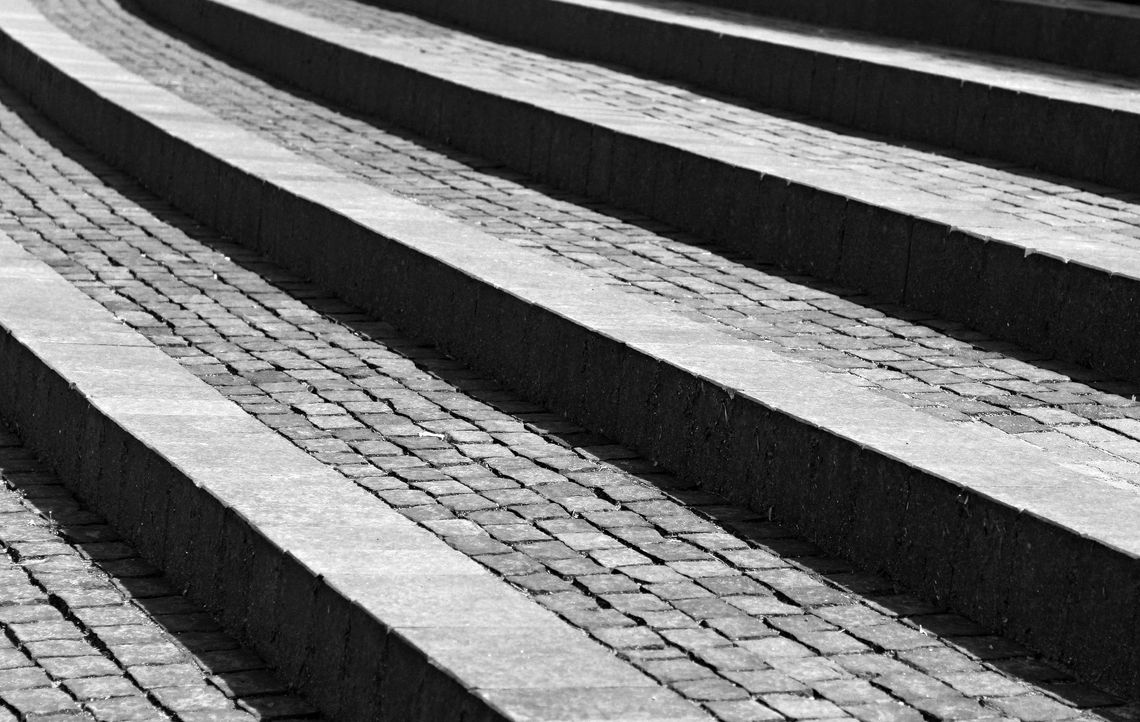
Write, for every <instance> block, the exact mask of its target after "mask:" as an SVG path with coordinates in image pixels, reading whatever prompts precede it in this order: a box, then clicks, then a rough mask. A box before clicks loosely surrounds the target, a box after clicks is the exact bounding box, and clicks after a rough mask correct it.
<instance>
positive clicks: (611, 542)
mask: <svg viewBox="0 0 1140 722" xmlns="http://www.w3.org/2000/svg"><path fill="white" fill-rule="evenodd" d="M0 103H3V104H5V105H7V107H8V109H7V110H0V208H2V209H3V210H2V211H0V230H4V231H5V232H8V233H9V234H10V235H11V236H12V237H13V238H14V239H16V240H17V241H19V242H20V243H21V244H23V245H24V246H25V247H26V248H28V249H29V250H30V251H32V252H33V253H34V254H36V255H37V256H38V257H40V258H43V259H45V261H46V262H48V263H50V264H52V265H53V266H54V267H55V268H56V269H57V270H58V271H60V272H61V273H62V274H64V275H65V276H66V277H67V278H69V279H70V280H71V281H72V282H73V283H75V284H76V285H77V286H78V287H80V288H82V289H84V290H85V291H86V292H87V293H88V294H90V295H91V296H92V297H93V298H95V299H97V300H98V301H100V302H101V303H102V304H103V305H104V306H105V307H107V308H108V309H110V310H112V311H113V312H114V313H115V314H116V315H117V316H118V317H119V318H121V319H122V320H123V321H124V322H126V323H127V324H129V325H131V326H132V327H134V328H136V329H137V330H139V331H140V332H141V333H143V334H145V335H146V336H148V337H149V338H150V339H152V340H153V341H154V342H155V343H156V344H158V345H160V346H161V347H162V348H163V349H165V350H166V351H167V352H168V353H169V354H171V355H172V356H173V357H175V358H177V359H178V360H179V361H180V362H181V363H182V364H184V365H185V367H186V368H187V369H189V370H190V371H192V372H193V373H195V374H196V375H198V376H199V377H200V378H202V379H203V380H205V381H206V382H208V383H210V384H212V385H213V386H214V387H215V388H217V389H218V390H219V392H221V393H223V394H224V395H226V396H227V397H229V398H230V399H232V400H234V401H235V402H236V403H238V404H239V405H241V406H242V407H243V408H244V409H246V410H247V411H248V412H249V413H251V414H254V415H255V416H257V418H259V419H260V420H262V421H263V422H264V423H266V424H267V425H269V426H270V427H272V428H274V429H277V430H278V431H279V432H280V433H281V434H283V435H284V436H285V437H287V438H289V439H291V440H292V441H293V442H294V443H295V444H297V445H298V446H299V447H300V448H302V449H305V450H306V451H308V452H309V453H310V454H312V455H313V456H314V457H315V458H317V459H320V460H322V461H324V462H325V463H327V464H330V465H332V466H334V467H335V468H337V469H338V470H339V471H340V472H341V473H343V474H344V475H345V476H346V477H348V478H351V479H352V480H354V481H355V483H358V484H360V485H361V486H363V487H364V488H367V489H369V490H371V491H372V492H373V493H374V494H375V496H376V498H377V502H376V503H377V504H387V505H390V506H391V507H394V508H396V509H398V510H399V511H400V513H402V514H404V515H406V516H407V517H408V518H410V519H412V520H414V521H416V522H418V523H420V524H422V525H423V526H424V527H426V528H428V529H430V530H431V531H433V532H434V533H436V534H437V535H439V536H440V537H442V538H443V539H444V540H445V541H446V542H447V543H448V544H450V545H452V546H453V547H454V548H456V549H459V550H461V551H463V552H465V553H466V554H468V555H470V556H471V557H472V558H474V559H476V560H478V561H479V562H481V563H482V564H484V565H486V566H487V567H488V568H489V569H491V570H492V571H494V572H496V573H497V574H499V575H501V576H502V577H503V578H504V579H506V580H507V581H509V582H510V583H512V584H514V585H517V586H518V587H519V588H521V589H523V590H525V591H526V592H528V593H530V594H532V595H534V597H535V599H536V600H537V601H538V602H539V603H541V604H543V605H545V606H546V607H547V608H549V609H551V610H553V611H554V612H556V613H557V614H559V615H560V616H562V617H563V618H564V619H566V620H567V621H568V622H569V623H571V624H573V625H575V626H577V627H579V628H581V629H583V630H585V631H586V632H587V633H589V634H590V635H592V636H593V637H594V638H595V639H597V640H598V641H599V642H601V643H602V644H605V645H607V646H608V647H610V648H611V649H613V650H614V651H615V653H617V654H619V655H621V656H622V657H623V658H625V659H627V660H629V661H630V662H631V663H633V664H635V665H637V666H638V667H639V668H641V669H643V670H645V672H646V673H647V674H649V675H651V676H652V677H654V678H655V679H657V680H660V681H661V682H662V683H663V684H666V685H668V686H669V687H671V688H672V689H674V690H676V691H678V692H679V693H680V694H682V695H684V696H685V697H687V698H689V699H691V700H694V701H696V702H697V703H699V704H702V705H704V707H705V708H706V709H708V710H709V711H710V712H712V713H713V714H714V715H715V716H716V717H717V718H718V719H721V720H725V721H732V720H765V719H782V718H791V719H852V718H856V719H860V720H865V721H867V722H872V721H878V720H916V721H917V720H921V719H926V718H943V719H1024V720H1065V719H1084V720H1100V719H1111V720H1129V719H1140V708H1138V707H1135V706H1128V705H1122V704H1119V701H1118V700H1115V699H1114V698H1112V697H1110V696H1108V695H1105V694H1103V693H1101V692H1099V691H1097V690H1095V689H1093V688H1091V687H1088V686H1086V685H1084V684H1081V683H1080V682H1078V681H1076V680H1073V679H1072V678H1070V677H1068V676H1066V675H1065V673H1064V672H1063V671H1060V670H1059V669H1057V668H1055V667H1052V666H1049V665H1048V664H1045V663H1043V662H1042V661H1040V660H1039V659H1036V658H1034V657H1032V656H1031V655H1029V654H1028V653H1027V652H1026V651H1025V650H1023V649H1020V648H1019V647H1018V646H1017V645H1015V644H1013V643H1011V642H1009V641H1007V640H1005V639H1002V638H998V637H994V636H991V635H989V634H987V633H986V631H985V630H983V629H980V628H978V627H977V626H976V625H974V624H972V623H970V622H969V621H968V620H966V619H963V618H961V617H958V616H954V615H952V614H948V613H945V612H944V610H941V609H938V608H936V607H933V606H929V605H927V604H924V603H922V602H921V601H919V600H916V599H913V598H911V597H909V596H907V595H906V594H904V593H899V592H898V591H897V590H894V589H893V588H891V586H890V585H889V584H888V583H887V582H885V581H884V580H882V579H879V578H877V577H873V576H869V575H865V574H861V573H858V572H855V571H853V570H851V569H849V568H848V567H847V566H846V565H845V564H844V563H843V562H841V561H838V560H834V559H829V558H827V557H825V556H822V555H821V554H820V552H819V550H818V549H816V548H815V547H813V546H812V545H811V544H808V543H806V542H804V541H802V540H799V539H797V538H795V537H793V536H791V535H789V534H788V532H787V531H785V530H783V529H782V528H780V527H779V526H777V525H775V524H772V523H770V522H768V521H765V520H763V519H761V518H759V517H757V516H755V515H753V514H752V513H750V512H747V511H744V510H741V509H738V508H734V507H731V506H728V505H726V504H725V502H724V501H723V500H722V499H720V498H718V497H715V496H712V495H709V494H706V493H703V492H701V491H699V490H697V489H694V488H692V487H690V486H688V485H687V484H685V483H684V482H683V481H682V480H679V479H676V478H673V477H671V476H669V475H668V474H665V473H662V472H661V471H660V469H658V468H656V467H654V466H653V465H652V464H651V463H649V462H648V461H646V460H644V459H640V458H637V457H636V456H635V455H634V454H632V453H631V452H629V451H628V450H626V449H623V448H621V447H620V446H617V445H614V444H612V443H611V442H609V441H608V440H606V439H604V438H600V437H597V436H594V435H592V434H590V433H589V432H587V431H586V430H583V429H581V428H578V427H576V426H574V425H572V424H570V423H568V422H566V421H565V420H563V419H562V418H561V417H558V416H556V415H553V414H550V413H548V412H546V411H544V410H543V409H541V408H538V407H535V406H532V405H529V404H527V403H525V402H523V401H521V400H519V399H517V398H516V397H514V396H512V395H511V394H510V393H508V392H507V391H505V390H503V389H501V388H499V387H498V386H497V385H496V384H495V383H493V382H492V381H489V380H488V379H486V378H483V377H480V376H479V375H477V374H475V373H473V372H471V371H469V370H467V369H465V368H464V367H463V366H462V365H460V364H458V363H456V362H454V361H452V360H450V359H448V358H445V357H443V356H441V355H439V354H438V353H437V352H436V351H434V350H432V349H431V348H427V347H423V346H418V345H416V344H415V343H413V342H411V341H408V340H406V339H403V338H401V337H400V336H398V335H397V334H396V333H395V332H394V331H393V330H392V329H391V328H390V327H388V326H387V325H385V324H384V323H382V322H379V321H376V320H374V319H371V318H369V317H368V316H366V315H363V314H361V313H359V312H357V311H356V310H354V309H353V308H351V307H348V306H345V305H344V304H342V303H340V302H338V301H336V300H335V299H333V298H330V297H328V296H327V295H326V294H325V293H323V292H322V291H321V290H320V289H318V288H315V287H313V286H312V285H310V284H307V283H305V282H303V281H301V280H298V279H296V278H294V277H292V276H291V275H289V274H288V273H287V272H284V271H282V270H281V269H279V268H277V267H276V266H274V265H272V264H270V263H268V262H266V261H264V260H263V259H261V258H259V257H258V256H256V255H254V254H252V253H250V252H248V251H246V250H245V249H244V248H242V247H241V246H238V245H236V244H232V243H229V242H227V241H226V239H224V238H220V237H218V236H217V235H215V234H213V233H211V232H210V231H208V230H207V229H205V228H202V227H201V226H199V225H198V224H196V223H194V222H193V221H191V220H190V219H187V218H185V217H183V216H181V215H180V214H178V213H177V212H174V211H172V210H171V209H169V207H167V206H166V205H165V204H164V203H162V202H160V201H158V200H156V199H154V198H152V197H150V196H149V195H148V194H147V193H146V192H144V191H142V190H141V189H139V188H138V187H137V186H136V185H134V183H133V182H131V181H130V180H129V179H127V178H125V177H123V176H122V175H121V174H119V173H117V172H115V171H113V170H110V169H108V168H106V167H105V166H103V165H102V164H101V163H100V162H98V161H97V160H96V159H95V158H94V157H93V156H91V155H90V154H89V153H87V152H85V151H83V150H82V149H80V148H77V147H76V146H75V145H74V144H73V143H72V142H70V141H68V140H67V139H66V138H65V137H63V136H61V135H60V134H59V133H58V132H57V131H55V130H53V129H51V128H50V127H49V126H47V125H46V123H45V122H44V121H43V120H42V119H40V118H39V117H38V116H36V114H35V113H34V112H33V111H31V110H30V109H29V108H28V107H26V106H25V105H24V104H22V103H21V102H20V101H19V100H18V99H16V98H14V97H13V96H12V94H11V92H10V91H8V90H6V89H5V88H3V87H2V86H0ZM12 109H16V110H17V111H18V113H19V115H17V113H15V112H13V111H12ZM28 122H31V124H32V126H33V127H35V128H36V130H35V131H33V130H32V129H31V128H30V127H29V126H28ZM49 143H50V145H49ZM53 146H54V147H53ZM56 148H61V149H63V151H64V152H65V153H66V156H65V155H63V154H62V153H61V152H60V151H59V150H56ZM69 158H70V159H69ZM72 159H74V160H72ZM76 161H81V162H82V163H83V165H80V164H79V163H78V162H76ZM346 483H347V482H346ZM824 575H826V576H824Z"/></svg>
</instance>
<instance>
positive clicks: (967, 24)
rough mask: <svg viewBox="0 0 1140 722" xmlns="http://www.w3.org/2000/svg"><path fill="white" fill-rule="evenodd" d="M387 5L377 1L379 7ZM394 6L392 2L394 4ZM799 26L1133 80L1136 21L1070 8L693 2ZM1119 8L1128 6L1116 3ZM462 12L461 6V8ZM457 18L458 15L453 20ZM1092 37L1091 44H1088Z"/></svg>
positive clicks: (864, 1)
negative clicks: (916, 42) (843, 30)
mask: <svg viewBox="0 0 1140 722" xmlns="http://www.w3.org/2000/svg"><path fill="white" fill-rule="evenodd" d="M393 1H394V0H383V2H385V3H390V2H393ZM397 1H398V0H397ZM694 2H695V3H696V4H699V5H708V6H711V7H719V8H726V9H729V10H742V11H745V12H749V13H754V14H757V15H765V16H770V17H776V18H785V19H788V20H795V21H798V22H805V23H811V24H813V25H824V26H829V27H836V28H848V29H851V30H860V31H865V32H868V33H874V34H877V35H887V36H893V37H898V38H905V39H910V40H919V41H922V42H927V43H935V44H938V45H948V46H951V47H960V48H967V49H970V50H979V51H982V52H987V53H995V54H998V55H1009V56H1013V57H1019V58H1027V59H1031V60H1041V61H1045V62H1049V63H1057V64H1059V65H1068V66H1071V67H1075V68H1086V69H1088V70H1097V71H1102V72H1107V73H1120V74H1123V75H1140V56H1137V54H1136V53H1135V51H1134V48H1135V43H1136V37H1137V35H1138V34H1140V17H1137V16H1135V14H1134V13H1114V12H1112V10H1111V9H1110V10H1109V11H1108V12H1104V11H1103V10H1101V11H1098V10H1097V9H1082V8H1079V7H1077V6H1075V5H1068V6H1065V5H1061V4H1059V3H1057V4H1037V3H1033V2H1021V1H1020V0H958V1H957V2H954V3H953V4H947V3H944V2H939V0H903V1H902V2H885V1H884V0H855V1H854V2H844V3H833V2H828V0H694ZM1117 2H1120V3H1121V5H1135V4H1136V3H1135V2H1131V1H1130V0H1117ZM464 7H466V6H464ZM456 20H457V21H458V20H459V18H456ZM1089 38H1096V42H1089Z"/></svg>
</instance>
